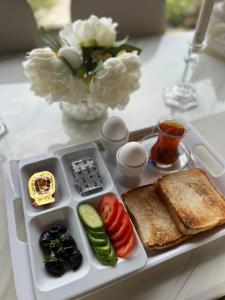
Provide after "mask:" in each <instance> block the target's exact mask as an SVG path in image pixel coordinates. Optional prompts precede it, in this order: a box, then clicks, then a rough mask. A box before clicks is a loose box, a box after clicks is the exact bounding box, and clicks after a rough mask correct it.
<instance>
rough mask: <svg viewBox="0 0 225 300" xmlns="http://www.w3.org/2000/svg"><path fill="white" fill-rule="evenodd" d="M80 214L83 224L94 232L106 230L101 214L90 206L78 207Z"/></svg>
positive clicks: (81, 205) (82, 205)
mask: <svg viewBox="0 0 225 300" xmlns="http://www.w3.org/2000/svg"><path fill="white" fill-rule="evenodd" d="M78 213H79V216H80V218H81V220H82V221H83V223H84V224H85V225H86V226H87V227H88V228H90V229H92V230H94V231H102V230H104V226H103V222H102V219H101V218H100V216H99V214H98V213H97V211H96V210H95V208H94V207H92V206H91V205H89V204H80V205H79V207H78Z"/></svg>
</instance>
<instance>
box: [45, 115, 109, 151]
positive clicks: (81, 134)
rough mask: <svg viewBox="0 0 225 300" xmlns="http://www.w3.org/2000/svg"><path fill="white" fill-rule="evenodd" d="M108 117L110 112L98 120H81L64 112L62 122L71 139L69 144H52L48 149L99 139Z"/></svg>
mask: <svg viewBox="0 0 225 300" xmlns="http://www.w3.org/2000/svg"><path fill="white" fill-rule="evenodd" d="M107 118H108V113H106V114H105V115H104V116H103V117H102V118H101V119H99V120H96V121H90V122H79V121H75V120H73V119H71V118H69V117H68V116H67V115H66V114H65V113H62V124H63V126H64V130H65V133H66V134H67V135H68V137H69V138H70V140H69V141H68V142H67V144H54V145H51V147H50V148H49V149H48V150H54V149H56V148H60V147H65V146H67V145H73V144H81V143H87V142H92V141H93V140H96V139H99V138H100V131H101V128H102V126H103V123H104V122H105V120H106V119H107Z"/></svg>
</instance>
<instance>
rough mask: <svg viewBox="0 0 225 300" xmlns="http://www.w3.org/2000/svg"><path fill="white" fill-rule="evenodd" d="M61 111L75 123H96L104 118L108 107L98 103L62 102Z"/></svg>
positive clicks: (85, 101)
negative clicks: (95, 121)
mask: <svg viewBox="0 0 225 300" xmlns="http://www.w3.org/2000/svg"><path fill="white" fill-rule="evenodd" d="M60 108H61V110H62V111H63V112H64V113H65V114H66V115H67V116H68V117H69V118H70V119H73V120H75V121H80V122H83V121H87V122H89V121H94V120H97V119H100V118H102V117H103V116H104V115H105V114H106V110H107V106H106V105H105V104H103V103H99V102H96V101H92V100H91V99H88V100H81V101H80V102H79V103H78V104H72V103H70V102H66V101H62V102H60Z"/></svg>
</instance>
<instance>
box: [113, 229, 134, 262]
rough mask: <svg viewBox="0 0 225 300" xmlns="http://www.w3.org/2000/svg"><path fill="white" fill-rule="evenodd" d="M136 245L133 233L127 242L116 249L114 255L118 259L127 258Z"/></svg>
mask: <svg viewBox="0 0 225 300" xmlns="http://www.w3.org/2000/svg"><path fill="white" fill-rule="evenodd" d="M135 245H136V237H135V234H134V232H132V234H131V236H130V238H129V240H128V242H127V243H126V244H125V245H123V246H122V247H120V248H117V249H116V255H117V256H118V257H127V256H128V255H129V254H130V253H131V251H132V250H133V249H134V247H135Z"/></svg>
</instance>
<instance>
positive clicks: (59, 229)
mask: <svg viewBox="0 0 225 300" xmlns="http://www.w3.org/2000/svg"><path fill="white" fill-rule="evenodd" d="M49 232H50V234H51V236H52V238H53V239H56V238H58V237H60V236H61V235H62V234H63V233H65V232H67V229H66V227H65V226H63V225H53V226H51V228H50V229H49Z"/></svg>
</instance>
